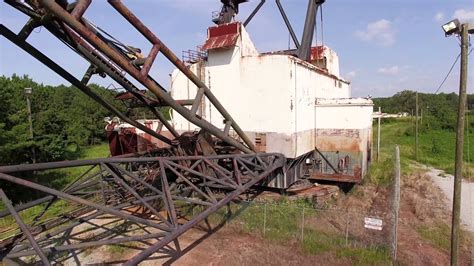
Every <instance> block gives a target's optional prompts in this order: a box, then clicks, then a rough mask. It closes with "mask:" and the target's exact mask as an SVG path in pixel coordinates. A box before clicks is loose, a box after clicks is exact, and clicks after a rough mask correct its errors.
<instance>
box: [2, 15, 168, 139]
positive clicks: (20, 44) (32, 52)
mask: <svg viewBox="0 0 474 266" xmlns="http://www.w3.org/2000/svg"><path fill="white" fill-rule="evenodd" d="M0 35H3V36H5V38H7V39H8V40H9V41H11V42H12V43H14V44H15V45H17V46H18V47H20V48H21V49H23V50H24V51H25V52H27V53H29V54H30V55H32V56H33V57H35V58H36V59H38V60H39V61H40V62H41V63H43V64H44V65H46V66H47V67H49V68H50V69H51V70H53V71H54V72H56V73H57V74H58V75H60V76H61V77H63V78H64V79H66V80H67V81H69V82H70V83H71V84H72V85H74V86H75V87H77V88H78V89H80V90H81V91H82V92H84V93H85V94H86V95H87V96H89V97H90V98H92V99H93V100H95V101H96V102H98V103H99V104H100V105H102V106H104V107H105V108H106V109H107V110H109V111H110V112H112V113H114V114H115V115H117V116H118V117H120V118H121V119H122V120H124V121H125V122H127V123H129V124H131V125H133V126H135V127H136V128H139V129H141V130H143V131H145V132H146V133H148V134H150V135H151V136H153V137H155V138H157V139H159V140H161V141H163V142H165V143H167V144H169V145H171V144H172V142H171V140H170V139H168V138H166V137H164V136H162V135H160V134H158V133H156V132H155V131H153V130H151V129H149V128H147V127H146V126H145V125H142V124H140V123H138V122H137V121H135V120H133V119H131V118H129V117H128V116H126V115H124V114H123V113H122V112H120V111H119V110H118V109H117V108H115V107H114V106H113V105H112V104H110V103H109V102H107V101H105V100H104V99H102V98H101V97H100V96H99V95H98V94H96V93H94V92H93V91H92V90H91V89H90V88H89V87H87V86H86V85H84V84H82V83H81V82H80V81H79V80H78V79H77V78H75V77H74V76H73V75H71V74H70V73H69V72H67V71H66V70H65V69H63V68H62V67H60V66H59V65H58V64H56V63H55V62H54V61H52V60H51V59H50V58H48V57H47V56H46V55H44V54H43V53H41V52H40V51H39V50H37V49H36V48H34V47H33V46H32V45H30V44H29V43H27V42H25V41H24V40H21V39H20V38H18V36H17V35H16V34H15V33H13V32H12V31H10V30H9V29H8V28H7V27H5V26H4V25H2V24H0Z"/></svg>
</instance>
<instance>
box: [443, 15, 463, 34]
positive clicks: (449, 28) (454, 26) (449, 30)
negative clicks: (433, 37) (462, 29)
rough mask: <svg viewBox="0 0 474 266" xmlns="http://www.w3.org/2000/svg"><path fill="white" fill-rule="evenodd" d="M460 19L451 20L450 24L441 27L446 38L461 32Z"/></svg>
mask: <svg viewBox="0 0 474 266" xmlns="http://www.w3.org/2000/svg"><path fill="white" fill-rule="evenodd" d="M459 25H460V23H459V19H457V18H456V19H453V20H451V21H450V22H448V23H446V24H444V25H443V26H441V27H442V28H443V30H444V34H445V35H446V36H448V35H451V34H453V33H458V32H459Z"/></svg>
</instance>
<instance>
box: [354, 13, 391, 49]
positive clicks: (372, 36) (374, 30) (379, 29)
mask: <svg viewBox="0 0 474 266" xmlns="http://www.w3.org/2000/svg"><path fill="white" fill-rule="evenodd" d="M355 35H356V36H357V37H358V38H359V39H361V40H363V41H366V42H372V41H373V42H375V43H376V44H378V45H382V46H390V45H392V44H394V43H395V29H394V28H393V26H392V22H391V21H389V20H386V19H381V20H377V21H374V22H371V23H369V24H367V27H366V29H365V30H358V31H356V32H355Z"/></svg>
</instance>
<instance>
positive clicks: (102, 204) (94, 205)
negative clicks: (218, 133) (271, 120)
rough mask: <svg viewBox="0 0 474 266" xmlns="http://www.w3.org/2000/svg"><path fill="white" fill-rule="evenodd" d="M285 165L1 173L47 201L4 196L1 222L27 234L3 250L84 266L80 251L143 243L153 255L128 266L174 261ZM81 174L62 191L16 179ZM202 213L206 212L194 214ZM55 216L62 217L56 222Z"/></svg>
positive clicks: (111, 162) (250, 159) (177, 160)
mask: <svg viewBox="0 0 474 266" xmlns="http://www.w3.org/2000/svg"><path fill="white" fill-rule="evenodd" d="M284 164H285V158H284V157H283V156H281V155H279V154H254V155H242V154H237V155H216V156H187V157H168V158H164V157H149V158H147V157H141V158H106V159H95V160H80V161H64V162H55V163H42V164H32V165H16V166H5V167H0V179H1V180H2V181H6V182H9V183H13V184H15V185H18V186H22V187H24V188H26V189H28V190H34V191H36V192H41V193H45V194H47V196H44V197H41V198H39V199H37V200H35V201H34V202H29V203H26V204H19V205H17V206H12V204H11V202H10V201H9V199H8V198H7V196H6V195H5V193H4V192H3V190H1V189H0V197H1V198H2V200H3V202H4V204H5V206H7V210H6V211H3V212H1V213H0V217H6V216H8V215H11V216H13V218H14V219H15V221H16V223H17V224H18V225H19V227H20V230H18V229H12V231H11V232H9V233H10V234H9V236H8V237H6V238H5V239H3V240H1V242H0V250H1V253H3V256H4V261H7V262H8V261H10V262H12V261H15V260H18V259H25V258H27V259H30V260H31V259H32V258H33V260H34V258H36V259H39V260H41V261H42V263H44V264H45V265H48V264H50V262H49V261H55V262H61V261H64V260H67V259H76V260H77V261H76V262H78V256H77V254H78V253H79V252H80V251H81V250H84V249H88V248H91V247H97V246H102V245H112V244H127V243H131V242H141V243H142V244H144V245H146V248H145V249H144V250H143V251H141V252H140V253H139V254H137V255H135V256H134V257H133V258H132V259H131V260H130V261H128V262H127V264H129V265H134V264H137V263H139V262H141V261H143V260H145V259H146V258H148V257H149V256H151V255H152V254H154V253H156V252H159V253H161V255H165V256H172V255H173V254H175V252H179V250H180V247H179V242H178V237H179V236H180V235H181V234H183V233H184V232H185V231H187V230H188V229H190V228H191V227H193V226H195V225H196V224H198V223H199V222H201V221H203V220H204V219H205V218H206V217H208V216H209V215H210V214H212V213H213V212H215V211H216V210H218V209H219V208H220V207H222V206H224V205H226V204H227V203H229V202H231V201H232V200H233V199H236V198H237V197H238V196H239V195H240V194H241V193H242V192H245V191H246V190H248V189H249V188H250V187H251V186H253V185H255V184H258V183H262V182H265V180H267V179H269V178H271V177H272V176H274V175H276V174H278V173H279V172H280V170H282V167H283V166H284ZM78 166H82V167H88V170H87V171H86V172H85V173H84V174H82V175H80V176H79V177H77V178H76V179H75V180H74V181H72V182H71V183H70V184H68V185H67V186H65V187H64V188H63V189H62V190H57V189H52V188H49V187H46V186H43V185H41V184H39V183H35V182H31V181H28V180H26V179H23V178H19V177H16V176H14V174H15V173H18V172H21V171H36V172H39V171H42V170H47V169H54V168H66V167H78ZM16 175H18V174H16ZM66 202H67V204H66ZM57 204H60V206H62V207H61V209H60V211H59V213H58V208H52V206H55V205H57ZM38 206H41V210H39V211H37V214H36V215H35V216H34V217H29V218H25V219H23V218H21V217H20V215H19V213H20V212H21V211H25V210H27V209H30V208H33V207H35V208H36V210H38ZM196 206H199V208H198V209H199V211H198V212H196V214H194V213H195V212H194V211H193V210H192V209H193V208H194V207H196ZM49 211H54V212H55V213H54V216H53V218H51V215H50V214H49ZM48 217H49V218H48ZM85 225H87V226H85ZM107 225H113V226H112V228H110V226H109V227H108V226H107ZM6 233H8V232H2V234H3V235H6ZM170 243H173V244H170ZM21 262H25V261H21ZM29 262H31V261H29Z"/></svg>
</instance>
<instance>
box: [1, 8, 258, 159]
mask: <svg viewBox="0 0 474 266" xmlns="http://www.w3.org/2000/svg"><path fill="white" fill-rule="evenodd" d="M5 2H6V3H8V4H10V5H11V6H13V7H15V8H16V9H18V10H19V11H21V12H23V13H24V14H26V15H28V16H30V20H29V21H28V23H27V24H26V25H25V26H24V27H23V29H22V30H21V31H20V33H18V34H13V36H10V37H7V35H12V33H11V31H9V30H8V28H6V27H5V26H3V25H1V27H2V29H1V30H2V33H1V34H2V35H4V36H5V37H7V38H8V39H9V40H10V41H12V42H13V43H15V44H16V45H18V46H20V47H21V48H23V49H24V50H25V51H27V52H28V53H30V54H32V55H33V56H35V57H36V58H37V59H39V58H38V56H37V55H34V54H33V52H32V51H31V50H36V49H35V48H34V47H32V46H31V45H30V44H28V43H27V42H26V39H27V37H28V36H29V34H30V33H31V32H32V31H33V29H34V28H36V27H39V26H44V27H45V28H46V29H47V30H48V31H50V32H51V33H52V34H53V35H54V36H56V37H57V38H58V39H60V40H61V41H62V42H64V43H65V44H66V45H68V46H69V47H70V48H71V49H73V50H74V51H75V52H77V53H78V54H80V55H81V56H82V57H84V58H85V59H86V60H87V61H89V62H90V63H91V67H90V68H89V69H88V70H87V72H86V73H85V75H84V77H83V78H82V79H81V82H80V83H81V84H76V83H78V82H71V80H70V79H71V78H73V77H65V75H64V74H61V73H58V70H57V67H53V66H51V64H49V65H48V64H47V63H45V62H44V61H42V60H41V59H39V60H40V61H42V62H43V63H44V64H46V65H48V67H50V68H52V69H53V70H54V71H56V72H57V73H58V74H60V75H61V76H63V77H64V78H66V79H68V81H70V82H71V83H72V84H73V85H74V86H76V87H78V88H80V89H81V87H87V83H88V81H89V79H90V77H91V75H93V74H101V75H104V74H106V75H108V76H110V77H111V78H112V79H114V80H115V81H116V82H117V83H119V84H120V85H121V86H122V87H123V88H124V89H126V90H127V91H129V92H130V93H131V94H132V95H133V96H135V97H136V98H137V99H138V100H139V101H140V102H141V103H143V104H144V105H145V106H147V107H148V108H149V109H150V110H151V111H152V112H153V113H154V114H155V116H156V117H157V118H158V119H159V120H160V121H161V123H162V124H163V125H164V126H165V127H166V128H167V129H168V130H169V132H170V133H171V134H172V135H173V137H175V138H178V137H179V133H178V132H177V131H176V130H175V129H174V128H173V126H172V125H171V124H170V123H169V122H168V121H167V120H166V119H165V118H164V116H163V115H162V114H161V113H160V112H159V111H158V110H156V106H153V104H151V103H156V101H157V100H158V101H159V102H160V103H161V105H162V106H169V107H170V108H172V109H173V110H174V111H176V112H177V113H179V114H180V115H182V116H183V117H184V118H186V119H187V120H189V121H190V122H191V123H193V124H195V125H196V126H198V127H200V128H201V129H202V130H204V131H206V132H208V133H210V134H211V135H213V136H215V137H216V138H218V139H221V140H222V141H224V142H225V143H227V144H228V145H230V146H233V147H235V148H237V149H239V150H241V151H243V152H245V153H252V152H253V151H255V147H254V144H253V143H252V141H251V140H250V139H249V138H248V137H247V136H246V135H245V133H244V132H243V130H242V129H241V128H240V127H239V126H238V124H237V123H236V122H235V121H234V119H233V118H232V116H231V115H230V114H229V113H228V112H227V111H226V110H225V108H224V107H223V106H222V104H221V103H220V102H219V101H218V99H217V98H216V97H215V96H214V94H212V92H211V91H210V90H209V88H208V87H207V86H206V84H204V82H202V81H201V80H200V79H199V78H198V77H197V76H196V75H195V74H194V73H193V72H192V71H191V70H190V69H189V68H187V66H186V65H185V64H184V63H183V62H182V61H181V60H180V59H179V58H178V57H177V56H176V55H175V54H174V53H173V52H172V51H171V50H170V49H169V48H168V47H167V46H166V45H165V44H164V43H163V42H161V40H160V39H159V38H158V37H157V36H156V35H154V34H153V33H152V32H151V31H150V30H149V29H148V28H147V27H146V26H145V25H144V24H143V23H142V22H141V21H140V20H139V19H138V18H137V17H136V16H135V15H134V14H133V13H132V12H131V11H130V10H129V9H128V8H127V7H126V6H125V5H124V4H123V3H122V2H121V1H118V0H109V1H108V2H109V3H110V5H111V6H112V7H113V8H114V9H116V10H117V11H118V12H119V13H120V14H121V15H122V16H123V17H124V18H125V19H126V20H127V21H128V22H130V24H131V25H132V26H133V27H134V28H135V29H136V30H138V31H139V32H140V33H141V34H142V35H143V36H144V37H145V38H146V39H147V40H148V41H149V42H150V43H151V44H152V48H151V50H150V52H149V54H148V56H146V57H145V58H137V59H135V60H131V59H130V58H129V57H127V55H126V54H124V53H123V52H122V51H120V50H119V49H117V45H116V44H115V42H114V41H113V40H109V39H107V38H105V37H104V36H103V35H102V34H100V33H99V32H98V30H97V28H96V27H94V25H93V24H92V23H90V22H89V21H88V20H86V19H85V18H83V17H82V15H83V14H84V12H85V11H86V10H87V8H88V7H89V5H90V4H91V0H78V1H76V2H75V3H73V4H67V1H58V2H56V1H49V0H40V1H37V0H35V1H33V0H28V1H26V3H27V4H25V3H24V2H22V1H18V0H5ZM61 4H62V5H61ZM22 46H23V47H22ZM25 46H31V47H29V48H24V47H25ZM37 53H41V52H40V51H36V54H37ZM158 53H162V54H163V55H164V56H165V57H166V58H167V59H168V60H169V61H170V62H171V63H172V64H173V65H174V66H175V67H176V68H178V69H179V70H180V71H181V72H182V73H183V74H185V75H186V76H187V77H188V78H189V80H190V81H191V82H193V83H194V84H195V85H196V86H197V87H198V88H199V89H198V92H197V93H196V95H195V98H194V99H184V100H182V101H180V100H176V99H173V98H172V97H171V96H170V94H169V93H168V92H167V91H166V90H165V89H164V88H163V87H162V86H161V85H160V84H159V83H158V82H157V81H155V80H154V79H153V78H152V77H151V76H150V75H149V71H150V69H151V67H152V65H153V62H154V61H155V58H156V56H157V55H158ZM43 56H44V55H43ZM58 67H59V66H58ZM65 72H67V71H65ZM125 73H126V74H129V75H130V76H131V77H133V78H134V79H135V80H137V81H138V82H139V83H141V85H143V86H145V87H146V88H147V89H148V90H149V91H151V92H152V93H153V94H154V95H155V96H156V97H157V100H155V99H147V96H146V95H143V93H140V91H139V89H138V88H137V87H136V85H134V84H133V83H132V82H131V81H130V80H129V79H127V78H126V77H125ZM74 79H75V78H74ZM75 81H77V79H76V80H75ZM81 90H83V91H84V90H85V89H81ZM204 98H207V100H208V101H209V102H210V103H211V104H212V105H213V106H214V107H215V108H216V109H217V111H218V112H219V113H220V114H221V115H222V117H224V120H225V126H224V128H222V129H221V128H218V127H217V126H215V125H213V124H211V123H210V122H208V121H206V120H204V119H202V118H201V117H199V116H198V115H197V110H198V107H199V105H200V104H201V102H202V101H203V99H204ZM96 101H98V102H99V103H101V104H102V105H104V106H105V105H106V104H104V103H102V102H103V100H102V101H101V100H96ZM184 105H190V108H187V107H185V106H184ZM106 108H109V107H107V106H106ZM109 110H110V108H109ZM114 113H115V114H116V115H118V116H119V117H120V118H122V119H124V120H125V121H126V122H128V123H130V124H132V125H134V126H136V127H137V128H140V129H142V130H143V131H145V132H147V133H148V134H150V135H152V136H154V137H155V138H158V139H159V140H161V141H163V142H165V143H167V144H171V143H172V141H171V140H170V139H168V138H167V137H165V136H163V135H160V134H158V133H156V132H154V131H152V130H150V129H148V128H146V127H145V126H143V125H141V124H139V123H138V122H136V121H131V120H132V119H130V118H127V117H126V116H125V115H123V114H120V113H119V112H118V111H117V110H114ZM231 129H233V130H234V132H235V133H236V135H237V137H238V139H235V138H233V137H231V136H230V134H229V133H230V130H231ZM240 140H241V141H243V143H242V142H241V141H240Z"/></svg>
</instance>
